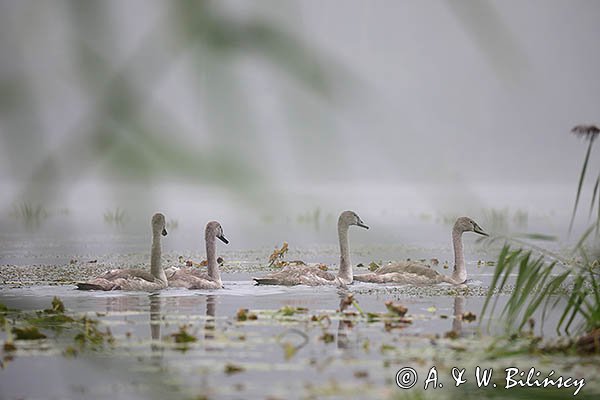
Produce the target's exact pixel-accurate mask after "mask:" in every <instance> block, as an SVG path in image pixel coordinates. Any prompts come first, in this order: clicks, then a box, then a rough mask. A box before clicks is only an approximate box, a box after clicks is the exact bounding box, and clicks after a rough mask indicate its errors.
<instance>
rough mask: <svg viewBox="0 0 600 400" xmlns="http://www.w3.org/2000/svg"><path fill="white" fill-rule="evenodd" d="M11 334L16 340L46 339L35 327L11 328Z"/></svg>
mask: <svg viewBox="0 0 600 400" xmlns="http://www.w3.org/2000/svg"><path fill="white" fill-rule="evenodd" d="M12 333H13V334H14V335H15V339H17V340H38V339H46V335H44V334H43V333H42V332H40V331H39V329H38V328H37V327H35V326H28V327H25V328H17V327H15V328H13V329H12Z"/></svg>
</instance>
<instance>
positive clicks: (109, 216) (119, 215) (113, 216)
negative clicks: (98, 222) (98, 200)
mask: <svg viewBox="0 0 600 400" xmlns="http://www.w3.org/2000/svg"><path fill="white" fill-rule="evenodd" d="M126 219H127V214H126V213H125V210H121V209H120V208H119V207H117V208H116V209H115V210H114V211H113V210H108V211H106V212H105V213H104V222H105V223H107V224H109V225H123V223H124V222H125V220H126Z"/></svg>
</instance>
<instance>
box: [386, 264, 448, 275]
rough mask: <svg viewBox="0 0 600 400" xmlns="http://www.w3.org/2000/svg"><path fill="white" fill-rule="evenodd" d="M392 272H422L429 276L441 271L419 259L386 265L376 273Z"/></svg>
mask: <svg viewBox="0 0 600 400" xmlns="http://www.w3.org/2000/svg"><path fill="white" fill-rule="evenodd" d="M392 272H398V273H412V274H420V275H425V276H429V277H434V276H436V275H439V273H438V272H437V271H436V270H434V269H431V268H430V267H429V265H427V264H423V263H420V262H417V261H400V262H394V263H389V264H388V265H384V266H383V267H381V268H379V269H378V270H377V271H375V273H376V274H380V275H384V274H389V273H392Z"/></svg>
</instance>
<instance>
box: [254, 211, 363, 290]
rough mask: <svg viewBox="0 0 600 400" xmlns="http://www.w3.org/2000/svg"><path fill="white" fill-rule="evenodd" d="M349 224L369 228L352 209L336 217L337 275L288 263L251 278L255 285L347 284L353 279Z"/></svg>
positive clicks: (312, 267)
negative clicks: (338, 249) (349, 246)
mask: <svg viewBox="0 0 600 400" xmlns="http://www.w3.org/2000/svg"><path fill="white" fill-rule="evenodd" d="M350 225H356V226H360V227H361V228H365V229H369V227H368V226H366V225H365V224H364V223H363V221H362V220H361V219H360V217H359V216H358V215H357V214H356V213H355V212H354V211H344V212H343V213H341V214H340V218H339V219H338V237H339V239H340V270H339V272H338V273H337V275H334V274H332V273H331V272H327V271H323V270H321V269H319V268H318V267H316V266H310V265H303V266H295V265H294V266H292V265H288V266H287V267H284V268H283V269H282V270H281V271H277V272H273V273H271V274H268V275H267V276H265V277H263V278H253V279H254V280H255V281H256V284H257V285H285V286H294V285H309V286H318V285H349V284H351V283H352V281H353V275H352V264H350V254H349V252H348V228H349V227H350Z"/></svg>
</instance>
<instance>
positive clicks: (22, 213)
mask: <svg viewBox="0 0 600 400" xmlns="http://www.w3.org/2000/svg"><path fill="white" fill-rule="evenodd" d="M12 216H13V217H15V218H17V219H19V220H22V221H23V222H24V223H25V226H27V227H29V228H37V227H39V225H40V224H41V222H42V221H43V220H45V219H46V218H48V211H47V210H46V209H45V208H44V206H42V205H41V204H31V203H28V202H23V203H21V204H19V205H15V206H14V207H13V212H12Z"/></svg>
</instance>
